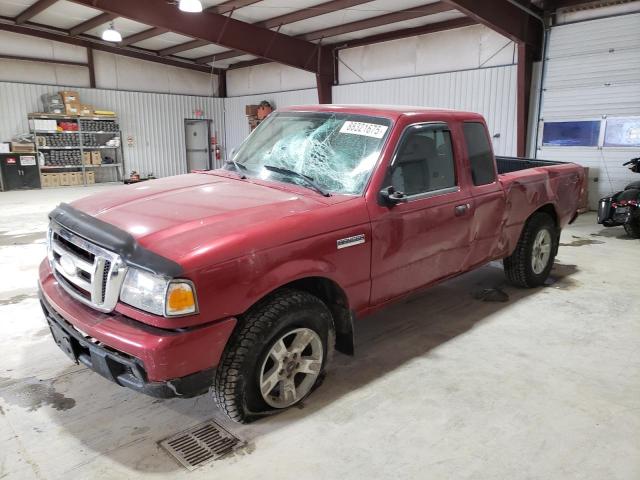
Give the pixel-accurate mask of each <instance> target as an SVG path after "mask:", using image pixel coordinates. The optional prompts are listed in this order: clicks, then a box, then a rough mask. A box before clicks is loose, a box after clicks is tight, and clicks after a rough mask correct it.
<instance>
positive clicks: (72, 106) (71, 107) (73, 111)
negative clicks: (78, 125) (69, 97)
mask: <svg viewBox="0 0 640 480" xmlns="http://www.w3.org/2000/svg"><path fill="white" fill-rule="evenodd" d="M64 113H65V115H69V116H76V115H80V103H65V104H64Z"/></svg>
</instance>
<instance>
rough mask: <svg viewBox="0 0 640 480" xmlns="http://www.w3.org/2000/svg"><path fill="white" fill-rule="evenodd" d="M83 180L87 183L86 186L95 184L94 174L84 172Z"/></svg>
mask: <svg viewBox="0 0 640 480" xmlns="http://www.w3.org/2000/svg"><path fill="white" fill-rule="evenodd" d="M84 178H85V179H86V181H87V185H89V184H92V183H96V174H95V172H85V173H84Z"/></svg>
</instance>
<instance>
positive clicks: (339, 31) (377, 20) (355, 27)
mask: <svg viewBox="0 0 640 480" xmlns="http://www.w3.org/2000/svg"><path fill="white" fill-rule="evenodd" d="M451 10H455V8H454V7H452V6H451V5H449V4H447V3H445V2H435V3H430V4H428V5H425V6H423V7H416V8H409V9H407V10H400V11H399V12H393V13H386V14H384V15H379V16H377V17H372V18H365V19H364V20H358V21H355V22H350V23H345V24H344V25H337V26H335V27H330V28H323V29H322V30H316V31H315V32H309V33H305V34H303V35H300V36H299V37H298V38H301V39H304V40H308V41H312V40H320V39H322V38H327V37H335V36H337V35H344V34H345V33H352V32H358V31H360V30H367V29H369V28H375V27H382V26H384V25H389V24H390V23H397V22H404V21H405V20H413V19H414V18H420V17H426V16H427V15H434V14H436V13H442V12H448V11H451Z"/></svg>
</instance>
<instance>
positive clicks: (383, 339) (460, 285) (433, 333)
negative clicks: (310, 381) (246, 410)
mask: <svg viewBox="0 0 640 480" xmlns="http://www.w3.org/2000/svg"><path fill="white" fill-rule="evenodd" d="M496 265H497V264H492V265H489V266H485V267H483V268H481V269H479V270H476V271H474V272H471V273H468V274H465V275H463V276H461V277H459V278H457V279H453V280H451V281H449V282H446V283H444V284H442V285H439V286H436V287H433V288H431V289H429V290H427V291H425V292H424V293H422V294H419V295H414V296H412V297H410V298H408V299H406V300H404V301H403V302H402V303H398V304H396V305H393V306H390V307H388V308H386V309H384V310H382V311H380V312H378V313H376V314H374V315H371V316H370V317H367V318H366V319H362V320H359V321H358V322H357V323H356V326H355V328H356V355H355V356H354V357H347V356H344V355H340V354H336V356H335V357H334V360H333V364H332V366H331V367H330V369H329V373H328V375H327V378H326V379H325V381H324V383H323V384H322V385H321V386H320V387H319V388H318V389H317V390H316V391H315V392H314V393H313V394H312V395H311V396H310V397H309V398H308V399H307V400H305V401H304V404H303V405H301V406H300V408H293V409H291V410H288V411H286V412H283V413H281V414H279V415H275V416H271V417H266V418H264V419H262V420H260V421H258V422H256V423H254V424H251V425H249V426H243V425H236V424H232V423H230V422H229V421H227V420H226V419H224V418H223V416H222V414H221V413H220V412H219V411H218V409H217V408H216V407H215V404H214V402H213V400H212V399H211V397H210V396H209V395H206V396H201V397H198V398H194V399H171V400H164V401H163V400H157V399H153V398H150V397H146V396H144V395H141V394H137V393H135V392H131V391H129V390H126V389H124V388H119V387H117V386H115V385H113V384H111V383H109V382H107V381H106V380H104V379H102V378H101V377H99V376H98V375H97V374H94V373H93V372H90V371H88V370H77V367H73V368H69V369H68V370H67V371H66V373H64V372H61V375H59V376H57V377H56V378H55V379H54V380H53V384H54V386H55V388H56V389H57V390H58V391H61V392H63V393H64V395H66V396H68V397H71V398H74V399H75V407H74V408H72V409H70V410H66V411H58V410H47V415H48V417H49V419H50V420H51V421H52V422H53V423H54V424H56V425H57V426H58V427H59V428H60V429H62V430H63V431H64V432H65V433H66V434H67V435H71V436H73V437H74V438H75V439H77V440H78V441H79V442H80V443H81V444H82V445H83V446H84V447H85V450H88V451H89V452H90V453H87V452H85V453H84V454H83V456H82V458H81V462H80V463H78V464H76V465H69V466H68V469H67V471H68V470H71V469H73V470H74V471H78V469H80V468H82V467H83V466H84V465H88V464H89V463H91V462H92V461H94V460H95V459H99V458H100V457H101V456H108V457H109V458H110V459H111V460H113V461H115V462H118V463H120V464H122V465H125V466H127V467H128V468H130V469H133V470H136V471H140V472H172V471H178V470H181V467H180V466H179V465H178V464H177V463H176V462H174V461H173V460H172V459H171V458H169V456H168V455H167V454H166V453H164V452H163V451H161V450H159V447H158V445H157V442H158V441H160V440H163V439H164V438H167V437H168V436H170V435H173V434H175V433H177V432H179V431H181V430H184V429H185V428H188V427H190V426H192V425H195V424H198V423H200V422H203V421H205V420H208V419H211V418H214V419H215V420H216V421H218V422H219V423H222V424H223V426H225V427H227V428H229V429H230V430H231V431H232V432H234V433H236V434H237V435H238V436H240V437H241V438H242V439H243V440H246V441H247V442H248V444H249V448H248V449H247V450H246V451H245V452H244V454H250V451H251V445H252V444H253V442H254V441H255V440H256V439H258V438H259V437H261V436H262V435H265V434H267V433H270V432H274V431H276V430H278V429H280V428H282V427H284V426H287V425H288V424H290V423H292V422H296V421H297V420H299V419H301V418H304V417H307V416H310V415H312V414H313V413H315V412H319V411H321V410H322V409H324V408H325V407H327V406H329V405H331V404H332V403H333V402H335V401H336V400H338V399H340V398H341V397H343V396H345V395H347V394H349V393H350V392H353V391H355V390H358V389H360V388H362V387H364V386H366V385H367V384H369V383H370V382H373V381H375V380H376V379H379V378H381V377H383V376H385V375H387V374H388V373H390V372H392V371H394V370H396V369H398V368H400V367H402V366H403V365H405V364H407V363H408V362H411V361H412V360H414V359H416V358H424V357H429V356H430V355H434V354H435V353H434V350H435V349H437V348H438V347H439V346H440V345H443V344H444V343H446V342H449V341H451V340H453V339H455V338H456V337H458V336H460V335H462V334H464V333H466V332H468V331H469V330H471V329H473V328H478V327H479V326H480V325H481V324H482V323H483V322H485V321H490V319H491V317H492V316H493V315H494V314H495V313H497V312H499V311H500V310H502V309H504V308H508V307H509V306H511V305H513V304H514V303H517V302H518V301H520V300H522V299H524V298H526V297H528V296H530V295H536V294H540V293H542V292H543V291H544V288H570V287H571V285H572V282H573V280H572V279H571V278H570V277H571V275H573V274H574V273H575V272H576V271H577V269H576V267H575V266H573V265H562V264H556V266H555V267H554V270H553V272H552V276H551V278H552V282H551V284H550V286H549V287H543V288H540V289H518V288H515V287H512V286H510V285H507V284H506V283H505V280H504V274H503V272H502V268H496ZM493 288H498V289H500V290H501V291H502V292H504V293H505V294H506V295H508V301H506V302H503V301H499V302H491V301H483V300H479V299H477V298H479V297H478V296H477V292H478V291H482V290H485V289H493ZM474 297H476V298H474ZM25 358H26V359H28V358H29V352H25ZM345 410H347V411H346V413H345ZM352 414H355V413H354V412H351V411H349V410H348V409H342V415H347V418H346V419H348V415H352ZM91 452H95V454H93V453H91ZM242 454H243V452H240V454H239V455H242ZM71 458H72V459H74V461H77V460H80V457H74V456H71ZM236 460H237V459H236Z"/></svg>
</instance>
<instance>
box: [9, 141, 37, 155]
mask: <svg viewBox="0 0 640 480" xmlns="http://www.w3.org/2000/svg"><path fill="white" fill-rule="evenodd" d="M11 151H12V152H14V153H32V152H35V151H36V147H35V145H34V144H33V143H31V142H24V143H21V142H11Z"/></svg>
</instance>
